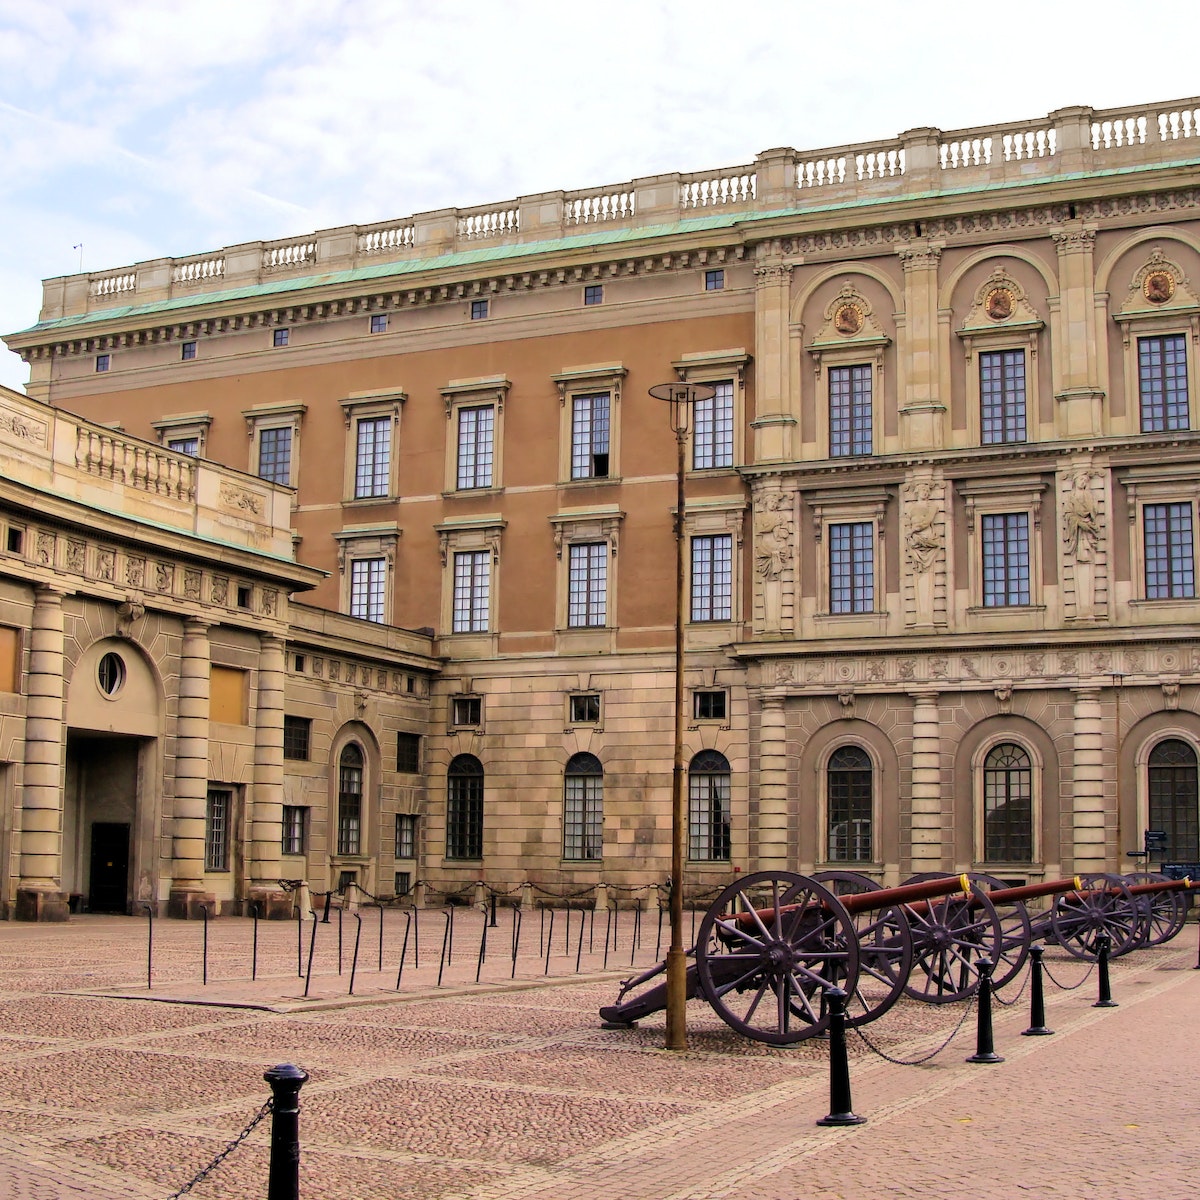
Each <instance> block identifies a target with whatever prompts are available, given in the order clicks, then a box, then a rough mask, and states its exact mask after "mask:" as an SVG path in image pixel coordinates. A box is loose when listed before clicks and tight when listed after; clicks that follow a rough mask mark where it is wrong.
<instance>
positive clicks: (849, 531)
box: [829, 521, 875, 613]
mask: <svg viewBox="0 0 1200 1200" xmlns="http://www.w3.org/2000/svg"><path fill="white" fill-rule="evenodd" d="M829 611H830V612H831V613H869V612H874V611H875V526H874V525H873V524H872V523H871V522H870V521H854V522H852V523H850V524H846V525H830V526H829Z"/></svg>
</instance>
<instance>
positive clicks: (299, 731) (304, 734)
mask: <svg viewBox="0 0 1200 1200" xmlns="http://www.w3.org/2000/svg"><path fill="white" fill-rule="evenodd" d="M311 736H312V721H310V720H309V719H308V717H293V716H291V715H290V714H288V713H284V714H283V757H284V758H291V759H295V760H297V761H299V762H307V761H308V756H309V742H310V739H311Z"/></svg>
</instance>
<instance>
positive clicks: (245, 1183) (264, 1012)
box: [0, 912, 1200, 1200]
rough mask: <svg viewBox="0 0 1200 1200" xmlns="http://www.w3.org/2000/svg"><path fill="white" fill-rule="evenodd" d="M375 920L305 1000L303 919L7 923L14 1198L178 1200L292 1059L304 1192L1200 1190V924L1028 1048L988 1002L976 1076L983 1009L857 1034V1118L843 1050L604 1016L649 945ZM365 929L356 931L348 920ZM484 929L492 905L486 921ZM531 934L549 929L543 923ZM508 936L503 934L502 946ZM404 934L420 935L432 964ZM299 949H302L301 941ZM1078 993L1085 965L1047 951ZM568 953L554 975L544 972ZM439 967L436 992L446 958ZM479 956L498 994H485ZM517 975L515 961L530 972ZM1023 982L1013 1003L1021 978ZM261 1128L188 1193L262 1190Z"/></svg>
mask: <svg viewBox="0 0 1200 1200" xmlns="http://www.w3.org/2000/svg"><path fill="white" fill-rule="evenodd" d="M397 916H399V914H390V917H389V920H391V925H390V926H389V927H386V928H384V929H383V931H382V933H383V934H384V935H385V940H384V942H383V943H382V945H383V952H382V956H383V959H384V967H385V969H384V970H382V971H381V970H380V969H379V955H380V951H379V945H380V943H379V942H378V941H377V940H376V939H377V938H378V935H379V933H380V930H379V928H378V926H370V925H369V921H368V920H364V933H363V937H362V941H363V944H364V945H369V946H370V954H369V956H368V955H366V954H361V955H360V960H359V963H358V964H357V965H358V968H359V973H358V974H357V975H356V979H355V994H354V995H353V996H351V995H350V994H349V969H350V960H349V954H350V944H351V943H350V938H349V937H348V936H346V935H347V934H348V932H349V931H348V930H347V929H344V930H343V939H342V959H343V961H342V963H341V968H342V969H341V973H340V974H339V973H338V961H337V948H336V942H335V934H334V930H333V927H332V926H324V927H323V928H322V929H321V930H320V932H319V934H318V937H319V938H320V939H321V944H320V945H319V947H318V949H317V951H316V952H315V953H314V964H313V971H312V974H311V976H310V979H309V997H308V998H307V999H305V998H304V996H303V991H304V979H303V978H302V976H301V971H300V969H299V968H302V967H304V966H306V962H305V959H304V957H303V955H301V956H300V957H299V958H298V950H297V945H298V943H299V941H300V939H299V938H298V936H297V935H298V933H299V934H302V935H303V934H307V933H310V932H311V930H309V929H308V928H307V927H305V928H302V929H301V930H299V931H298V930H297V929H296V927H295V926H294V925H284V924H280V925H270V926H269V925H268V924H267V923H265V922H264V923H262V925H261V926H260V930H259V938H260V941H259V958H258V961H257V963H256V972H255V973H256V974H257V976H258V978H257V979H255V980H251V979H250V974H251V966H250V959H249V954H250V951H251V929H250V923H249V922H247V921H242V920H237V919H228V920H221V921H218V922H214V923H213V925H212V926H211V928H210V940H211V945H212V947H213V951H214V952H213V953H212V954H211V956H210V961H209V981H208V983H207V984H205V983H203V982H202V965H201V964H200V962H199V959H198V957H197V955H198V946H199V941H198V938H199V932H198V930H197V928H196V927H195V926H194V925H189V924H187V923H182V922H166V921H163V922H156V923H155V927H154V938H155V947H154V949H155V959H154V963H153V977H152V980H151V983H152V986H151V987H150V989H147V988H146V957H145V956H146V926H145V924H144V922H140V921H137V920H134V919H130V918H120V917H80V918H76V919H74V920H73V921H72V922H71V923H70V924H68V925H66V926H42V927H37V926H22V925H15V924H11V923H6V924H0V1200H66V1198H68V1197H70V1198H72V1200H74V1198H85V1200H117V1198H118V1197H120V1198H121V1200H141V1198H149V1197H157V1198H159V1200H165V1198H166V1197H167V1196H169V1195H170V1194H171V1193H172V1192H173V1191H175V1190H177V1189H178V1188H180V1187H182V1186H183V1185H184V1184H185V1183H187V1181H188V1180H189V1179H191V1178H192V1176H193V1175H194V1174H195V1173H196V1171H197V1170H198V1169H199V1168H201V1167H202V1166H204V1165H205V1164H206V1163H207V1162H209V1161H210V1160H211V1159H212V1158H213V1157H214V1156H215V1155H216V1154H217V1153H218V1152H219V1151H220V1150H221V1149H223V1148H224V1147H225V1146H226V1145H227V1144H228V1142H229V1141H230V1139H231V1138H233V1137H234V1136H235V1135H236V1134H237V1133H238V1132H239V1131H240V1130H241V1129H242V1128H243V1127H244V1126H245V1125H246V1123H247V1122H248V1121H249V1119H250V1118H251V1117H252V1116H253V1115H254V1113H255V1112H256V1111H257V1110H258V1109H259V1108H260V1106H261V1105H262V1103H263V1101H264V1100H265V1099H266V1096H267V1088H266V1085H265V1084H264V1083H263V1081H262V1072H263V1071H264V1070H265V1069H266V1068H268V1067H269V1066H272V1065H274V1064H275V1063H277V1062H281V1061H294V1062H296V1063H298V1064H299V1065H301V1066H303V1067H304V1068H305V1069H306V1070H308V1071H309V1072H310V1074H311V1079H310V1081H309V1082H308V1083H307V1084H306V1085H305V1087H304V1089H303V1091H302V1092H301V1104H302V1111H301V1139H302V1147H303V1149H302V1160H301V1171H302V1183H301V1194H302V1195H303V1196H304V1197H305V1198H306V1200H409V1198H412V1200H726V1198H729V1200H734V1198H736V1200H800V1198H802V1197H803V1198H804V1200H873V1198H874V1197H900V1198H907V1197H912V1198H914V1200H915V1198H917V1197H921V1198H922V1200H926V1198H934V1200H961V1198H964V1197H971V1198H972V1200H1000V1198H1001V1197H1003V1198H1004V1200H1010V1198H1011V1197H1014V1196H1030V1197H1047V1198H1056V1197H1072V1198H1074V1200H1081V1198H1082V1200H1093V1198H1094V1200H1140V1198H1142V1197H1145V1198H1146V1200H1152V1198H1153V1200H1177V1198H1179V1200H1181V1198H1183V1197H1194V1196H1196V1195H1197V1194H1198V1193H1200V1186H1198V1185H1197V1184H1196V1182H1195V1181H1196V1180H1197V1179H1198V1178H1200V1088H1197V1086H1196V1084H1195V1080H1196V1078H1197V1075H1198V1073H1200V1043H1198V1039H1197V1037H1196V1019H1197V1014H1198V1013H1200V971H1194V970H1193V969H1192V968H1193V966H1194V964H1195V962H1196V954H1197V928H1196V926H1195V925H1189V926H1188V927H1187V928H1186V929H1185V931H1184V933H1183V934H1182V935H1181V936H1180V937H1179V938H1178V939H1177V940H1176V941H1174V942H1172V943H1170V944H1168V945H1167V946H1164V947H1156V948H1151V949H1148V950H1143V951H1138V952H1135V953H1134V954H1132V955H1129V956H1127V957H1125V958H1122V959H1120V960H1117V961H1116V962H1114V964H1113V990H1114V994H1115V996H1116V999H1117V1000H1118V1001H1119V1005H1120V1007H1118V1008H1115V1009H1109V1010H1103V1009H1096V1008H1093V1007H1092V1001H1093V1000H1094V999H1095V987H1094V984H1095V980H1094V977H1092V978H1091V979H1089V980H1088V981H1087V982H1085V984H1084V985H1083V987H1081V988H1079V989H1078V990H1076V991H1060V990H1057V989H1056V988H1054V987H1052V986H1051V987H1048V988H1047V1004H1048V1008H1049V1013H1048V1023H1049V1024H1050V1025H1051V1027H1052V1028H1054V1029H1055V1030H1056V1034H1055V1036H1054V1037H1049V1038H1023V1037H1021V1036H1019V1034H1020V1031H1021V1030H1022V1029H1023V1028H1025V1026H1026V1025H1027V1024H1028V1007H1027V1004H1028V996H1027V994H1026V995H1025V996H1022V997H1021V998H1020V999H1019V1000H1018V1002H1017V1003H1015V1004H1013V1005H1012V1006H1011V1007H1000V1008H998V1010H997V1012H996V1015H995V1025H996V1043H997V1049H998V1050H999V1052H1000V1053H1001V1054H1003V1055H1004V1056H1005V1058H1006V1061H1005V1062H1004V1063H1001V1064H997V1065H994V1066H979V1065H972V1064H967V1063H965V1062H964V1061H963V1060H964V1058H965V1057H966V1056H967V1055H968V1054H970V1053H971V1051H972V1050H973V1048H974V1024H973V1021H968V1022H967V1023H966V1025H964V1027H963V1028H962V1029H961V1030H960V1031H959V1032H958V1034H957V1036H956V1037H954V1039H953V1040H952V1041H951V1042H950V1043H949V1045H948V1046H947V1048H946V1049H945V1050H944V1051H943V1052H942V1053H941V1054H939V1055H938V1056H937V1057H936V1058H935V1059H933V1060H932V1061H931V1062H930V1063H928V1064H927V1065H924V1066H919V1067H917V1066H899V1065H894V1064H891V1063H888V1062H886V1061H884V1060H883V1059H882V1058H880V1057H878V1056H877V1055H875V1054H873V1053H872V1052H871V1051H870V1050H869V1049H868V1048H867V1047H866V1046H865V1045H864V1044H863V1043H862V1042H861V1041H860V1040H858V1039H857V1038H854V1037H852V1038H851V1042H850V1047H849V1049H850V1057H851V1071H852V1084H853V1091H854V1102H855V1107H856V1109H857V1111H859V1112H860V1113H862V1114H863V1115H865V1116H867V1117H868V1118H869V1120H868V1123H867V1124H866V1125H863V1126H859V1127H855V1128H843V1129H836V1128H835V1129H825V1128H819V1127H818V1126H816V1125H815V1123H814V1122H815V1121H816V1119H817V1118H818V1117H820V1116H823V1115H824V1114H825V1113H826V1112H827V1111H828V1107H829V1097H828V1075H827V1061H826V1060H827V1048H826V1047H825V1045H824V1044H823V1043H821V1042H818V1041H816V1040H813V1041H809V1042H804V1043H800V1044H799V1045H797V1046H796V1047H794V1048H788V1049H777V1048H773V1047H769V1046H764V1045H762V1044H760V1043H754V1042H748V1041H746V1040H744V1039H742V1038H740V1037H738V1036H737V1035H736V1034H734V1033H733V1031H732V1030H729V1029H728V1028H726V1027H725V1026H724V1025H723V1024H722V1023H721V1022H720V1021H719V1019H717V1017H716V1016H715V1015H714V1014H713V1013H712V1012H711V1011H710V1010H709V1009H708V1008H707V1007H706V1006H705V1005H704V1004H703V1002H701V1001H693V1002H692V1003H691V1004H689V1008H688V1020H689V1027H690V1034H691V1040H690V1049H689V1051H688V1052H687V1053H685V1054H681V1055H678V1054H672V1053H669V1052H667V1051H665V1050H663V1049H662V1048H661V1047H662V1037H663V1029H662V1018H661V1016H656V1017H652V1018H650V1019H648V1020H646V1021H645V1022H643V1023H642V1024H641V1026H640V1027H639V1028H637V1029H634V1030H628V1031H619V1030H602V1029H601V1028H600V1027H599V1020H598V1017H597V1011H596V1010H597V1008H598V1006H599V1005H600V1004H601V1003H605V1002H607V1001H609V1000H611V999H612V998H613V996H614V995H615V992H616V988H617V980H618V979H619V977H620V975H621V974H622V971H624V973H629V955H632V956H633V957H634V959H635V961H636V963H637V965H638V966H639V967H640V966H641V965H643V964H644V963H648V962H649V961H651V960H652V959H653V952H654V949H655V947H654V946H653V945H647V946H645V947H642V948H640V949H639V948H636V947H632V946H630V945H628V944H627V943H626V944H625V945H624V946H623V947H622V948H621V953H620V956H619V957H620V958H621V960H622V961H620V963H619V964H618V963H617V962H616V961H615V960H616V958H617V957H618V956H616V955H610V961H609V964H608V970H607V971H605V970H604V963H603V953H602V948H600V947H593V948H592V951H591V952H588V950H587V947H586V944H585V946H584V949H583V952H582V953H581V954H580V956H579V957H580V966H581V968H582V969H581V972H580V974H579V975H576V974H575V971H574V966H575V955H574V953H573V952H574V951H575V950H576V949H577V944H576V943H573V944H572V945H571V947H569V948H568V949H569V951H570V952H568V953H564V952H563V949H562V947H560V946H556V947H554V948H552V953H551V958H550V959H549V960H547V959H546V958H545V950H546V947H545V945H544V943H543V944H541V945H539V944H538V943H537V939H536V937H533V936H531V935H530V934H529V930H528V928H527V929H526V934H525V936H526V937H528V938H529V942H528V944H527V945H526V946H525V947H524V948H523V950H522V952H521V954H519V955H518V956H517V962H516V964H515V966H514V963H513V960H512V957H511V949H512V941H511V930H509V929H501V930H499V931H497V932H496V933H495V934H494V935H493V941H492V942H491V943H490V944H489V946H488V947H486V949H487V955H486V957H485V961H484V964H483V967H482V968H480V963H479V958H478V950H479V948H480V947H479V936H480V931H478V930H475V929H474V925H472V924H471V922H470V921H469V920H468V921H464V922H463V924H462V926H461V927H460V928H459V929H458V931H457V932H456V938H457V939H458V942H457V946H456V950H455V954H454V958H453V961H452V962H451V963H443V962H441V961H440V950H441V943H442V938H443V934H444V932H445V927H444V924H443V922H442V920H441V914H440V913H436V912H435V913H430V914H426V915H425V916H423V917H422V919H421V929H420V936H421V961H420V965H419V966H418V965H417V964H416V962H415V961H414V960H413V958H411V957H410V959H409V961H408V962H407V963H406V966H405V974H404V980H403V982H402V986H401V989H400V991H399V992H397V991H396V990H395V975H396V969H397V966H398V954H399V953H400V944H401V943H400V936H401V930H402V925H403V922H402V921H396V920H394V918H395V917H397ZM348 924H349V925H350V927H351V928H354V923H353V922H349V923H348ZM475 924H478V922H475ZM533 932H534V934H536V932H537V930H536V929H534V931H533ZM497 947H498V949H497ZM412 948H413V945H412V940H410V944H409V954H410V955H411V951H412ZM306 949H307V946H306V945H305V946H304V950H306ZM1047 957H1048V961H1049V964H1050V966H1051V969H1052V970H1053V971H1054V972H1055V974H1056V976H1057V977H1058V978H1059V979H1060V980H1061V982H1063V983H1071V982H1074V981H1076V980H1079V979H1082V978H1083V977H1084V974H1085V971H1086V968H1085V967H1084V965H1083V964H1080V963H1078V962H1076V961H1075V960H1073V959H1068V958H1066V957H1065V956H1063V955H1062V954H1061V952H1058V951H1053V950H1052V951H1050V952H1048V956H1047ZM547 963H548V966H549V975H548V976H547V975H546V968H547ZM439 969H441V970H442V973H443V980H442V986H441V987H440V988H439V987H438V986H437V974H438V971H439ZM477 969H479V973H480V979H481V982H480V983H478V984H476V983H475V974H476V970H477ZM514 976H515V978H514ZM1017 986H1019V985H1016V984H1014V985H1013V986H1012V987H1011V988H1010V989H1009V994H1010V995H1011V994H1012V992H1014V991H1015V990H1016V988H1017ZM960 1017H961V1010H959V1009H958V1008H951V1007H945V1008H928V1007H924V1006H919V1005H916V1004H911V1003H904V1004H902V1005H900V1006H898V1008H897V1009H896V1010H894V1011H893V1012H892V1013H889V1014H888V1015H887V1016H886V1017H885V1018H884V1019H883V1020H881V1021H880V1022H878V1023H876V1024H875V1025H872V1026H870V1027H869V1030H868V1032H869V1033H870V1036H871V1038H872V1040H873V1041H874V1042H875V1043H876V1044H877V1045H879V1046H880V1047H881V1048H882V1049H885V1050H886V1051H887V1052H888V1053H890V1054H892V1055H893V1056H895V1057H902V1058H903V1057H917V1056H918V1055H920V1054H921V1052H922V1051H925V1050H928V1049H931V1048H933V1047H934V1046H936V1045H938V1044H939V1043H940V1042H942V1041H943V1040H944V1039H945V1038H946V1037H947V1036H948V1035H949V1034H950V1033H952V1032H953V1030H954V1029H955V1027H956V1025H957V1024H958V1022H959V1019H960ZM268 1128H269V1118H268V1120H267V1121H266V1122H264V1123H263V1124H261V1125H259V1126H258V1127H257V1128H256V1129H255V1131H254V1132H253V1133H252V1134H251V1135H250V1137H249V1138H248V1139H247V1140H246V1142H245V1143H244V1144H243V1145H242V1146H240V1147H239V1148H238V1149H237V1150H236V1151H235V1152H234V1153H233V1154H232V1155H231V1156H230V1157H229V1159H228V1160H227V1161H226V1162H224V1163H223V1164H222V1165H221V1166H220V1167H219V1168H217V1170H216V1171H214V1172H213V1174H212V1175H210V1176H209V1177H208V1178H206V1179H205V1180H204V1181H203V1182H201V1183H200V1184H198V1185H197V1186H196V1187H195V1188H194V1189H193V1190H192V1191H191V1192H190V1193H189V1195H190V1196H194V1197H196V1198H197V1200H218V1198H221V1200H242V1198H246V1200H250V1198H256V1200H260V1198H261V1197H262V1196H264V1195H265V1189H266V1176H267V1146H268Z"/></svg>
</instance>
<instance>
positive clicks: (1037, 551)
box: [956, 478, 1046, 614]
mask: <svg viewBox="0 0 1200 1200" xmlns="http://www.w3.org/2000/svg"><path fill="white" fill-rule="evenodd" d="M1045 487H1046V485H1045V484H1044V483H1043V481H1042V480H1041V479H1040V478H1031V479H1029V480H1028V481H1022V480H1021V479H1020V478H1011V479H980V480H970V481H963V482H960V483H958V484H957V485H956V488H957V492H958V494H959V496H960V497H961V498H962V500H963V502H964V506H965V509H966V524H967V553H968V556H969V564H970V581H971V606H972V610H973V611H974V612H976V613H977V614H982V613H986V612H990V611H994V610H998V609H1011V608H1039V609H1040V605H1041V586H1042V584H1041V565H1040V564H1041V546H1040V540H1039V534H1040V529H1041V498H1042V493H1043V492H1044V491H1045Z"/></svg>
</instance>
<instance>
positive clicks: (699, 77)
mask: <svg viewBox="0 0 1200 1200" xmlns="http://www.w3.org/2000/svg"><path fill="white" fill-rule="evenodd" d="M1151 14H1152V16H1151ZM1198 33H1200V6H1198V5H1197V4H1196V2H1195V0H1187V2H1181V0H1157V2H1156V3H1155V4H1154V5H1153V7H1152V9H1144V10H1140V12H1139V11H1138V10H1136V9H1134V8H1131V7H1130V6H1128V5H1127V4H1122V5H1120V6H1118V5H1117V4H1116V3H1110V2H1104V0H1095V2H1093V3H1090V4H1084V3H1080V2H1079V0H1073V2H1067V0H1042V2H1041V3H1027V2H1026V0H1011V2H1010V3H1009V4H1007V5H967V4H960V3H954V4H951V3H932V2H928V0H914V2H912V3H904V2H902V0H892V2H891V3H876V2H875V0H858V2H857V3H853V4H845V3H841V4H832V3H828V2H826V3H820V4H818V3H813V2H812V0H791V2H790V3H788V2H787V0H738V2H737V3H732V2H729V0H726V2H724V3H719V2H717V0H640V2H636V0H604V2H603V3H597V2H592V3H579V2H576V3H571V2H570V0H491V3H479V2H477V0H454V3H449V2H447V0H443V2H441V3H433V2H430V0H373V2H371V3H363V2H362V0H203V2H193V0H120V2H119V3H117V2H115V0H103V2H97V0H0V332H5V333H7V332H12V331H16V330H20V329H24V328H27V327H28V326H30V325H32V324H33V323H34V322H35V321H36V320H37V316H38V309H39V307H40V304H41V280H42V279H43V278H45V277H49V276H55V275H64V274H71V273H73V272H76V271H78V270H80V266H81V263H82V268H83V269H84V270H93V271H94V270H102V269H105V268H109V267H120V266H124V265H127V264H131V263H134V262H138V261H141V260H144V259H150V258H160V257H164V256H179V255H187V254H198V253H201V252H203V251H206V250H212V249H217V248H219V247H221V246H225V245H233V244H236V243H238V242H245V241H257V240H259V239H263V240H267V239H271V238H279V237H286V236H290V235H293V234H302V233H307V232H311V231H314V230H317V229H322V228H327V227H330V226H337V225H352V224H360V225H362V224H368V223H370V222H373V221H380V220H386V219H390V218H395V217H403V216H408V215H410V214H412V213H417V212H423V211H427V210H430V209H437V208H446V207H452V206H456V205H457V206H462V207H466V206H469V205H474V204H483V203H489V202H498V201H503V200H507V199H510V198H513V197H516V196H518V195H525V194H530V193H535V192H541V191H550V190H555V189H559V188H563V189H572V188H584V187H592V186H600V185H604V184H608V183H619V182H622V181H625V180H628V179H632V178H635V177H637V176H640V175H654V174H659V173H662V172H667V171H696V170H702V169H708V168H714V167H721V166H732V165H735V164H738V163H748V162H751V161H752V160H753V158H754V155H755V154H757V153H758V152H760V151H762V150H764V149H767V148H770V147H774V146H794V147H796V148H797V149H801V150H811V149H818V148H821V147H825V146H837V145H842V144H846V143H851V142H860V141H876V140H883V139H887V138H892V137H895V136H896V135H897V134H899V133H901V132H902V131H903V130H906V129H910V128H914V127H917V126H935V127H937V128H941V129H946V130H950V129H961V128H966V127H969V126H974V125H981V124H987V123H989V122H1002V121H1013V120H1021V119H1026V118H1032V117H1039V116H1043V115H1045V114H1046V113H1048V112H1050V111H1052V110H1053V109H1056V108H1062V107H1065V106H1067V105H1074V104H1086V105H1091V106H1093V107H1095V108H1111V107H1116V106H1120V105H1125V104H1138V103H1145V102H1149V101H1159V100H1168V99H1175V98H1179V97H1184V96H1192V95H1195V94H1197V93H1198V92H1200V70H1197V68H1196V67H1195V65H1194V64H1193V65H1192V66H1191V67H1190V68H1189V66H1188V64H1189V63H1193V58H1192V57H1190V56H1189V55H1188V54H1187V53H1183V54H1179V53H1177V52H1176V51H1175V50H1173V51H1172V53H1170V54H1168V53H1166V50H1168V49H1171V48H1172V47H1176V48H1178V47H1181V46H1186V45H1193V44H1195V42H1196V38H1197V34H1198ZM27 378H28V371H27V368H26V367H25V366H24V364H23V363H21V361H20V360H19V359H18V358H17V357H16V356H15V355H13V354H10V353H8V352H7V351H4V350H2V349H0V383H3V384H5V385H7V386H9V387H16V388H18V389H19V388H20V387H21V386H22V385H23V383H24V382H25V380H26V379H27Z"/></svg>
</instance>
